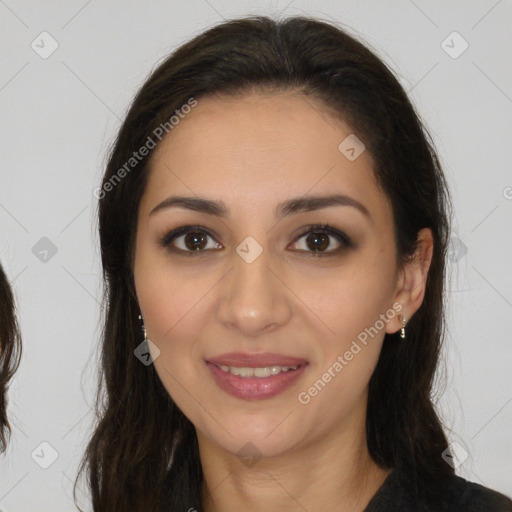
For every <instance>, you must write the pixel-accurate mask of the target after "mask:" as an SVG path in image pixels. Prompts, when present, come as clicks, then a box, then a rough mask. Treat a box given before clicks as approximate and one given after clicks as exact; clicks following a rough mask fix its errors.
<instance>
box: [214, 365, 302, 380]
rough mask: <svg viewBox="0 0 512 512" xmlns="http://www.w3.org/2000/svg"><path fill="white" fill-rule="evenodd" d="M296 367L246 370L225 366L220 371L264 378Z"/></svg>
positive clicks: (269, 367)
mask: <svg viewBox="0 0 512 512" xmlns="http://www.w3.org/2000/svg"><path fill="white" fill-rule="evenodd" d="M297 367H298V365H297V366H265V367H262V368H246V367H242V368H241V367H238V366H225V365H220V369H221V370H222V371H223V372H226V373H228V372H230V373H232V374H233V375H239V376H240V377H258V378H265V377H270V376H271V375H277V374H278V373H281V372H288V371H290V370H296V369H297Z"/></svg>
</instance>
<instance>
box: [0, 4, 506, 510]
mask: <svg viewBox="0 0 512 512" xmlns="http://www.w3.org/2000/svg"><path fill="white" fill-rule="evenodd" d="M278 12H281V13H282V14H290V15H292V14H312V15H315V16H320V17H321V18H323V19H332V20H336V21H338V22H341V23H343V24H346V25H348V26H349V27H351V31H352V33H354V34H359V36H360V37H361V38H363V39H364V40H365V41H366V42H367V43H369V44H370V45H371V46H372V47H373V48H374V49H375V50H376V51H377V53H378V54H379V55H380V56H381V57H382V58H383V59H384V60H385V61H386V62H387V63H388V64H390V65H391V66H392V67H393V69H395V70H396V71H397V73H398V74H399V75H400V80H401V82H402V83H403V84H404V86H405V87H406V89H407V90H408V91H410V96H411V98H412V100H413V102H414V103H415V105H416V106H417V108H418V110H419V112H420V113H421V115H422V117H423V119H424V120H425V122H426V124H427V126H428V128H429V129H430V130H431V132H432V134H433V136H434V138H435V142H436V144H437V148H438V151H439V154H440V157H441V159H442V163H443V164H444V168H445V172H446V174H447V176H448V179H449V181H450V184H451V187H452V192H453V196H454V203H455V210H456V224H455V226H454V232H453V237H454V238H457V239H458V240H460V241H461V242H460V243H459V242H455V243H454V246H453V248H454V249H453V252H452V253H451V257H452V260H453V261H452V262H451V269H452V270H453V276H452V278H451V279H450V284H449V301H450V311H449V314H450V316H449V335H448V340H447V347H446V352H447V364H446V365H445V366H446V368H445V370H446V375H445V378H446V391H445V392H444V394H443V395H442V399H441V406H442V410H443V414H444V418H445V423H446V425H447V427H448V428H449V429H451V432H450V433H449V436H450V440H451V441H456V442H457V443H459V444H460V445H461V446H462V447H463V448H464V449H465V450H466V451H467V452H468V458H467V459H466V460H465V461H464V462H463V463H462V465H461V466H460V467H458V469H457V473H458V474H460V475H462V476H464V477H466V478H468V479H470V480H472V481H476V482H480V483H482V484H484V485H486V486H490V487H492V488H494V489H497V490H500V491H502V492H504V493H506V494H508V495H512V482H511V478H510V475H512V442H511V432H512V428H511V427H512V403H511V402H512V386H511V379H510V366H511V363H512V344H511V342H510V341H511V337H510V332H511V328H512V272H511V267H510V261H511V258H510V256H511V252H512V250H511V249H512V239H511V236H510V234H511V233H512V200H511V198H512V188H510V187H512V173H511V168H510V166H511V164H510V162H511V161H512V151H511V140H512V128H511V127H512V123H511V114H512V99H511V98H512V67H511V66H510V62H512V59H511V53H512V52H511V49H512V36H511V34H512V3H511V1H510V0H501V1H496V0H492V1H491V0H488V1H479V2H465V1H462V0H459V1H452V2H449V3H448V2H444V1H441V0H439V1H431V2H421V4H420V2H419V0H416V1H415V2H413V1H410V0H394V1H388V2H377V1H360V0H354V1H347V0H345V1H336V2H335V1H327V0H323V1H318V2H306V1H299V0H296V1H291V2H290V1H289V0H286V1H283V2H281V1H266V2H265V1H260V2H255V1H247V0H242V1H234V0H211V1H206V0H179V1H173V2H171V1H163V0H159V1H152V2H135V1H130V2H127V1H125V2H121V1H113V0H110V1H101V2H100V1H89V2H84V1H82V0H76V1H68V2H64V1H61V2H57V1H46V2H35V1H22V0H20V1H15V0H5V1H3V0H0V24H1V27H0V37H1V43H2V47H3V51H2V56H1V62H2V66H1V70H0V102H1V108H2V116H1V136H0V144H1V187H0V223H1V231H0V233H1V234H0V236H1V242H0V246H1V247H0V259H1V261H2V262H3V264H4V266H5V268H6V272H7V274H8V276H9V278H10V280H11V282H12V285H13V287H14V289H15V293H16V296H17V300H18V304H19V312H20V322H21V328H22V332H23V341H24V355H23V360H22V364H21V368H20V370H19V373H18V374H17V377H16V379H15V381H14V383H13V386H12V389H11V391H10V414H11V418H12V423H13V425H14V433H13V437H12V439H11V444H10V445H9V449H8V452H7V454H6V455H5V456H4V457H0V510H1V511H3V512H25V511H27V512H28V511H34V510H37V511H39V512H45V511H48V512H50V511H51V512H56V511H72V510H75V508H74V506H73V503H72V501H71V489H72V482H73V480H74V478H75V474H76V469H77V465H78V461H79V459H80V457H81V455H82V452H83V448H84V446H85V442H86V439H87V437H88V435H89V429H90V425H91V422H92V414H91V410H90V405H91V404H92V399H93V396H94V392H95V383H96V381H95V377H96V373H95V371H96V370H95V368H96V362H97V352H96V351H95V347H96V344H97V340H98V333H99V328H98V325H99V324H98V322H99V301H100V297H101V279H100V265H99V250H98V240H97V235H96V227H95V213H96V200H95V198H94V197H93V194H92V191H93V189H94V188H95V187H97V186H98V184H99V181H100V176H101V173H102V170H103V165H104V163H105V160H106V154H107V150H108V148H109V145H110V144H111V143H112V141H113V139H114V136H115V134H116V131H117V129H118V127H119V125H120V119H122V118H123V116H124V114H125V113H126V110H127V108H128V106H129V104H130V101H131V99H132V97H133V95H134V94H135V92H136V90H137V89H138V87H139V86H140V85H141V84H142V83H143V81H144V79H145V77H146V76H147V75H148V73H149V72H150V71H151V69H153V68H154V66H155V65H156V63H157V62H159V61H160V60H161V59H163V58H164V57H165V56H166V55H167V54H168V53H169V52H170V51H171V50H172V49H173V48H175V47H176V46H177V45H179V44H181V43H182V42H184V41H186V40H188V39H190V38H191V37H193V36H194V35H196V34H198V33H199V32H201V31H202V30H203V29H205V28H206V27H210V26H212V25H213V24H216V23H217V22H219V21H221V20H222V19H223V18H225V19H228V18H232V17H240V16H243V15H245V14H249V13H258V14H276V13H278ZM43 31H46V32H48V33H49V34H51V36H52V37H53V38H54V39H55V40H56V41H57V43H58V48H57V50H56V51H55V52H54V53H53V54H52V55H51V56H49V57H48V58H46V59H43V58H41V56H40V55H39V54H38V53H36V51H34V50H33V49H32V47H31V44H32V42H33V41H35V42H34V45H36V44H37V45H39V48H38V49H39V51H40V52H42V51H43V48H42V46H43V44H44V51H48V49H49V48H50V40H49V39H48V36H40V34H41V33H42V32H43ZM454 31H457V32H458V33H459V34H460V35H461V36H462V37H463V38H464V40H466V41H467V42H468V44H469V47H468V49H467V50H466V51H465V52H464V53H462V54H461V55H460V56H458V57H457V58H453V57H452V56H450V55H448V53H447V52H446V51H445V49H444V48H446V45H448V46H451V47H452V49H451V50H450V51H451V52H452V53H453V52H456V53H458V52H459V51H460V49H462V46H461V45H462V44H463V41H462V40H460V39H457V36H455V39H454V36H451V37H450V38H448V39H447V40H446V38H447V37H448V36H449V35H450V34H451V33H452V32H454ZM42 37H46V39H44V42H41V38H42ZM445 40H446V42H445V43H443V41H445ZM443 46H444V48H443ZM507 187H508V188H507ZM43 237H47V238H48V239H50V240H51V241H52V243H53V244H54V245H55V246H56V248H57V252H56V254H55V255H53V256H51V253H48V255H47V261H46V262H45V261H41V260H40V258H43V259H44V253H40V252H39V253H38V250H37V248H38V247H39V246H36V249H35V250H34V252H35V253H36V254H34V252H33V247H34V246H35V245H36V244H37V243H38V241H39V240H40V239H41V238H43ZM40 243H43V244H44V243H45V242H40ZM461 243H462V244H464V246H461ZM461 247H462V249H461ZM39 249H40V248H39ZM466 249H467V253H466V252H465V250H466ZM37 256H39V257H37ZM440 376H441V377H442V376H443V372H441V374H440ZM42 442H47V443H49V444H50V445H51V447H52V448H49V447H48V446H47V445H43V446H41V445H40V444H41V443H42ZM52 449H53V450H55V451H56V452H57V453H58V458H57V459H56V460H55V461H54V462H53V464H52V465H51V466H50V467H49V468H48V469H43V468H42V467H40V465H39V464H42V463H44V462H46V463H49V462H51V455H52ZM36 461H37V462H38V463H39V464H38V463H36ZM84 500H85V501H86V497H85V496H84ZM85 501H84V502H85ZM86 508H87V509H88V507H86Z"/></svg>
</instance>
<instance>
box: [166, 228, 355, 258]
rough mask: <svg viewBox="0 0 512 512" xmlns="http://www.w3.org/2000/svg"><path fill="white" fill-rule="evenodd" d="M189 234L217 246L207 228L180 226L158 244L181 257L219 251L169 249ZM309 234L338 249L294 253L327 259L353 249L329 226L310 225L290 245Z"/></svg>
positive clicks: (349, 241) (339, 233) (349, 239)
mask: <svg viewBox="0 0 512 512" xmlns="http://www.w3.org/2000/svg"><path fill="white" fill-rule="evenodd" d="M190 232H199V233H203V234H205V235H207V236H209V237H210V238H212V239H214V240H215V242H216V243H217V244H219V242H218V241H217V238H216V236H215V235H213V234H212V232H211V231H210V230H209V229H208V228H205V227H203V226H201V225H184V226H180V227H178V228H175V229H172V230H170V231H169V232H168V233H166V234H165V235H164V236H162V237H161V238H160V239H159V244H160V245H162V246H163V247H166V248H168V250H169V251H170V252H172V253H174V254H181V255H185V256H202V255H205V254H206V253H208V252H210V251H212V250H219V249H202V250H199V251H185V250H183V249H178V248H175V247H174V248H172V249H170V248H169V245H170V244H171V242H172V241H174V240H175V239H176V238H178V237H180V236H183V235H186V234H187V233H190ZM310 233H325V234H327V235H328V236H331V237H333V238H335V239H336V240H337V241H338V242H339V243H340V247H338V248H336V249H334V250H330V251H304V250H298V251H296V252H298V253H302V254H306V255H307V256H313V257H327V256H333V255H337V254H339V253H340V252H342V251H344V250H347V249H350V248H352V247H354V244H353V242H352V240H351V238H350V237H349V236H348V235H347V234H346V233H345V232H344V231H342V230H340V229H338V228H335V227H333V226H331V225H329V224H310V225H308V226H305V227H304V228H303V229H302V230H301V232H300V233H299V234H298V235H296V236H295V237H294V239H293V241H292V242H291V243H292V244H295V243H297V241H298V240H300V239H301V238H303V237H304V236H305V235H308V234H310Z"/></svg>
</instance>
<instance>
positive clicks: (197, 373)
mask: <svg viewBox="0 0 512 512" xmlns="http://www.w3.org/2000/svg"><path fill="white" fill-rule="evenodd" d="M351 133H353V130H352V129H351V128H350V127H349V126H348V125H347V124H345V123H343V122H341V121H340V120H338V119H335V118H334V117H332V116H331V115H330V114H329V113H328V112H327V111H326V110H325V109H324V108H323V105H322V104H321V103H319V102H318V101H317V100H314V99H312V98H310V97H305V96H304V95H302V94H301V93H299V92H286V93H274V94H261V93H256V92H254V93H247V94H245V95H244V96H243V97H236V98H234V97H231V98H228V97H222V96H221V97H209V98H204V99H203V98H201V99H200V100H199V101H198V105H197V106H196V107H195V108H194V109H193V110H192V111H191V113H190V114H188V115H187V116H186V117H185V118H184V119H183V120H181V121H180V124H179V125H178V126H177V127H175V129H174V130H173V131H172V132H170V134H169V135H167V137H166V138H165V139H164V140H163V141H162V143H161V144H160V145H159V146H158V147H157V148H156V149H155V150H154V153H153V155H152V162H151V170H150V175H149V180H148V184H147V188H146V190H145V193H144V195H143V197H142V200H141V203H140V208H139V217H138V227H137V237H136V248H135V260H134V275H135V285H136V293H137V297H138V300H139V305H140V308H141V312H142V314H143V317H144V322H145V326H146V328H147V332H148V337H149V338H150V339H151V341H152V342H153V343H154V344H155V345H156V346H157V347H158V348H159V350H160V355H159V356H158V357H157V358H156V360H155V362H154V364H155V369H156V371H157V373H158V375H159V377H160V379H161V381H162V383H163V385H164V386H165V388H166V390H167V391H168V393H169V394H170V396H171V397H172V399H173V400H174V401H175V402H176V403H177V404H178V406H179V407H180V408H181V410H182V411H183V412H184V414H185V415H186V416H187V417H188V418H189V419H190V421H191V422H192V423H193V424H194V426H195V428H196V432H197V436H198V442H199V450H200V457H201V464H202V468H203V473H204V476H205V478H204V482H203V489H202V498H203V504H204V508H205V510H206V511H207V512H211V511H222V512H224V511H232V510H247V511H261V510H268V511H280V512H281V511H282V510H283V509H284V510H291V511H295V510H297V511H299V510H300V511H303V510H308V511H310V512H312V511H316V510H332V509H333V507H335V508H336V510H340V511H345V510H347V511H348V510H350V511H357V510H363V509H364V507H365V506H366V504H367V503H368V501H369V500H370V499H371V497H372V496H373V495H374V494H375V492H376V491H377V490H378V488H379V487H380V486H381V485H382V483H383V482H384V480H385V478H386V476H387V475H388V473H389V470H386V469H382V468H379V467H378V466H376V464H375V463H374V462H373V461H372V460H371V458H370V456H369V454H368V450H367V446H366V437H365V416H366V404H367V393H368V382H369V379H370V377H371V375H372V372H373V370H374V368H375V366H376V364H377V361H378V357H379V353H380V350H381V346H382V342H383V339H384V335H385V333H386V332H387V333H394V332H396V331H398V330H399V329H400V328H401V327H402V324H401V322H400V320H399V318H398V315H396V316H395V317H394V318H393V319H390V320H389V321H388V322H386V323H385V326H384V327H383V328H382V329H381V330H380V331H379V333H378V335H375V336H374V337H373V338H370V339H369V342H368V343H367V345H366V346H364V347H362V350H361V351H360V352H358V353H357V355H355V356H354V357H353V359H352V360H351V361H350V362H348V364H347V365H346V366H344V367H343V369H342V371H340V372H338V373H336V376H335V377H334V378H332V379H331V381H330V382H329V383H328V384H327V385H326V386H325V387H324V388H323V389H322V390H321V392H319V393H318V394H317V395H316V396H314V397H312V398H311V400H310V402H309V403H308V404H306V405H304V404H302V403H300V402H299V401H298V398H297V397H298V394H299V393H300V392H303V391H307V390H308V388H309V387H310V386H311V385H312V384H313V383H314V382H315V381H317V380H318V379H319V378H321V377H322V375H323V374H324V373H325V372H326V371H327V370H328V368H329V367H332V365H333V363H334V362H335V361H336V360H337V357H338V356H339V355H343V354H344V353H345V352H346V351H347V350H348V349H349V348H350V346H351V343H352V341H353V340H355V339H356V337H357V335H358V334H359V333H361V332H362V331H364V329H365V328H369V327H370V326H374V324H375V323H376V321H377V320H378V319H379V315H381V314H385V312H386V311H387V310H389V309H390V308H392V305H393V304H396V303H399V304H401V306H402V310H401V314H402V315H404V316H405V317H406V318H407V319H409V318H410V317H411V316H412V314H414V312H415V311H416V310H417V309H418V308H419V306H420V305H421V302H422V300H423V296H424V291H425V277H426V275H427V272H428V268H429V266H430V261H431V257H432V245H433V241H432V234H431V232H430V230H428V229H425V230H422V231H421V232H420V233H419V239H420V243H419V246H418V251H417V253H416V255H415V258H414V259H413V260H412V261H410V262H408V263H406V264H403V265H402V264H400V263H399V262H398V260H397V255H396V246H395V242H394V231H393V216H392V210H391V204H390V202H389V200H388V198H387V196H386V195H385V194H384V193H383V191H382V190H381V189H380V188H379V187H378V185H377V183H376V181H375V178H374V174H373V171H372V167H373V160H372V157H371V155H370V154H369V152H368V151H364V152H363V153H362V154H361V155H360V156H359V157H358V158H357V159H356V160H354V161H349V160H348V159H347V158H346V157H345V156H344V155H343V154H342V153H341V152H340V151H339V150H338V145H339V144H340V142H342V141H343V140H344V139H345V138H346V137H347V136H348V135H349V134H351ZM334 192H336V193H340V194H345V195H348V196H350V197H351V198H353V199H356V200H357V201H359V202H360V203H362V204H363V205H364V206H365V207H366V209H367V210H368V212H369V215H368V216H366V215H364V214H363V213H361V212H360V211H359V210H357V209H356V208H354V207H352V206H339V205H336V206H330V207H328V208H322V209H320V210H316V211H306V212H300V213H295V214H293V215H289V216H286V217H283V218H282V219H279V218H278V217H276V206H277V205H278V204H279V203H281V202H282V201H285V200H287V199H290V198H292V197H302V196H304V195H305V194H309V195H326V194H332V193H334ZM173 195H185V196H199V197H203V198H208V199H213V200H217V201H223V202H224V203H225V204H226V206H227V207H228V208H229V212H230V213H229V215H228V216H227V217H225V218H218V217H215V216H212V215H208V214H205V213H202V212H195V211H191V210H187V209H184V208H178V207H173V208H162V209H160V210H159V211H157V212H155V213H153V214H150V212H151V211H152V210H153V209H154V208H155V207H156V206H157V205H158V204H160V203H161V202H162V201H164V200H165V199H166V198H168V197H169V196H173ZM316 223H327V224H329V225H331V226H333V227H335V228H337V229H339V230H341V231H343V232H345V233H346V234H347V235H348V236H349V237H350V238H351V239H352V240H353V243H354V246H353V247H351V248H347V249H345V250H343V251H341V252H339V253H335V252H332V253H331V254H333V255H332V256H325V257H311V254H312V253H313V252H314V250H315V249H314V247H315V246H314V243H312V242H311V241H310V242H309V244H308V243H307V241H308V236H309V239H311V235H308V234H306V235H305V236H302V237H301V238H298V237H299V235H302V234H303V232H304V231H307V227H308V226H309V225H311V224H316ZM187 224H194V225H196V224H199V225H201V226H203V227H204V228H206V229H208V230H209V231H211V232H212V234H213V237H209V236H206V238H205V242H204V244H203V245H202V247H204V249H203V253H202V255H200V256H197V253H196V255H193V256H190V257H187V256H186V255H182V254H178V253H173V252H171V251H170V250H169V248H170V247H172V246H173V245H174V246H175V247H177V248H180V249H182V250H187V249H188V251H189V252H193V248H194V243H193V242H192V243H191V242H190V241H189V242H188V245H186V244H185V242H186V238H185V236H180V237H178V238H177V239H175V240H174V241H173V242H172V243H171V244H170V246H168V247H164V246H162V245H161V244H160V243H159V240H160V239H161V238H162V237H164V236H165V235H166V234H167V233H168V232H169V231H170V230H171V229H173V228H176V227H179V226H184V225H187ZM192 231H194V230H192ZM248 236H251V237H253V238H254V239H255V240H256V241H257V242H258V243H259V245H260V246H261V247H262V249H263V252H262V253H261V255H260V256H259V257H257V258H256V260H255V261H253V262H252V263H247V262H246V261H245V260H244V259H242V258H241V257H240V256H239V255H238V253H237V252H236V248H237V247H238V246H239V244H240V243H241V242H242V241H244V240H245V239H246V237H248ZM326 236H327V239H326V245H327V242H328V243H329V245H328V246H327V248H324V249H323V250H325V251H326V252H328V251H335V250H336V249H337V247H338V246H339V245H340V243H339V242H338V241H337V240H336V238H334V237H332V236H328V235H326ZM324 247H325V246H324ZM307 251H309V252H307ZM406 342H407V341H403V343H406ZM235 351H243V352H251V353H255V352H277V353H280V354H285V355H291V356H296V357H301V358H304V359H306V360H307V361H308V363H309V365H308V367H307V368H306V371H305V372H304V374H303V375H302V376H301V377H300V379H299V380H298V381H297V382H296V383H295V384H294V385H293V386H292V387H291V388H288V389H287V390H285V391H284V392H283V393H281V394H279V395H277V396H275V397H273V398H267V399H264V400H243V399H240V398H236V397H233V396H231V395H229V394H227V393H225V392H224V391H222V390H221V389H220V388H219V387H218V386H217V385H216V383H215V381H214V379H213V377H212V375H211V373H210V370H209V369H208V367H207V366H206V364H205V360H206V359H208V358H209V357H213V356H218V355H220V354H223V353H226V352H235ZM248 442H250V443H252V445H254V446H255V447H256V448H257V451H258V456H257V457H255V458H254V459H253V460H252V462H253V463H252V465H249V464H246V463H244V461H243V460H242V459H241V457H240V456H239V453H241V452H240V451H241V449H242V447H244V446H245V445H246V443H248ZM242 453H243V452H242ZM334 504H335V506H334Z"/></svg>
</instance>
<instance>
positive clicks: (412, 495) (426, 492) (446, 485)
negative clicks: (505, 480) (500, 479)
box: [364, 469, 512, 512]
mask: <svg viewBox="0 0 512 512" xmlns="http://www.w3.org/2000/svg"><path fill="white" fill-rule="evenodd" d="M391 511H392V512H512V500H510V499H509V498H507V497H506V496H505V495H503V494H500V493H499V492H496V491H493V490H491V489H488V488H487V487H483V486H482V485H479V484H476V483H473V482H468V481H467V480H464V479H463V478H461V477H459V476H455V475H452V476H449V477H444V478H443V479H437V480H431V481H429V482H424V483H422V485H420V486H418V488H417V489H415V486H414V484H413V482H412V480H411V478H410V476H409V474H408V472H407V471H406V470H403V469H402V470H401V469H394V470H392V471H391V473H389V475H388V476H387V478H386V480H385V481H384V483H383V484H382V486H381V487H380V488H379V490H378V491H377V493H376V494H375V495H374V496H373V498H372V499H371V500H370V503H368V506H367V507H366V508H365V510H364V512H391Z"/></svg>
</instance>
